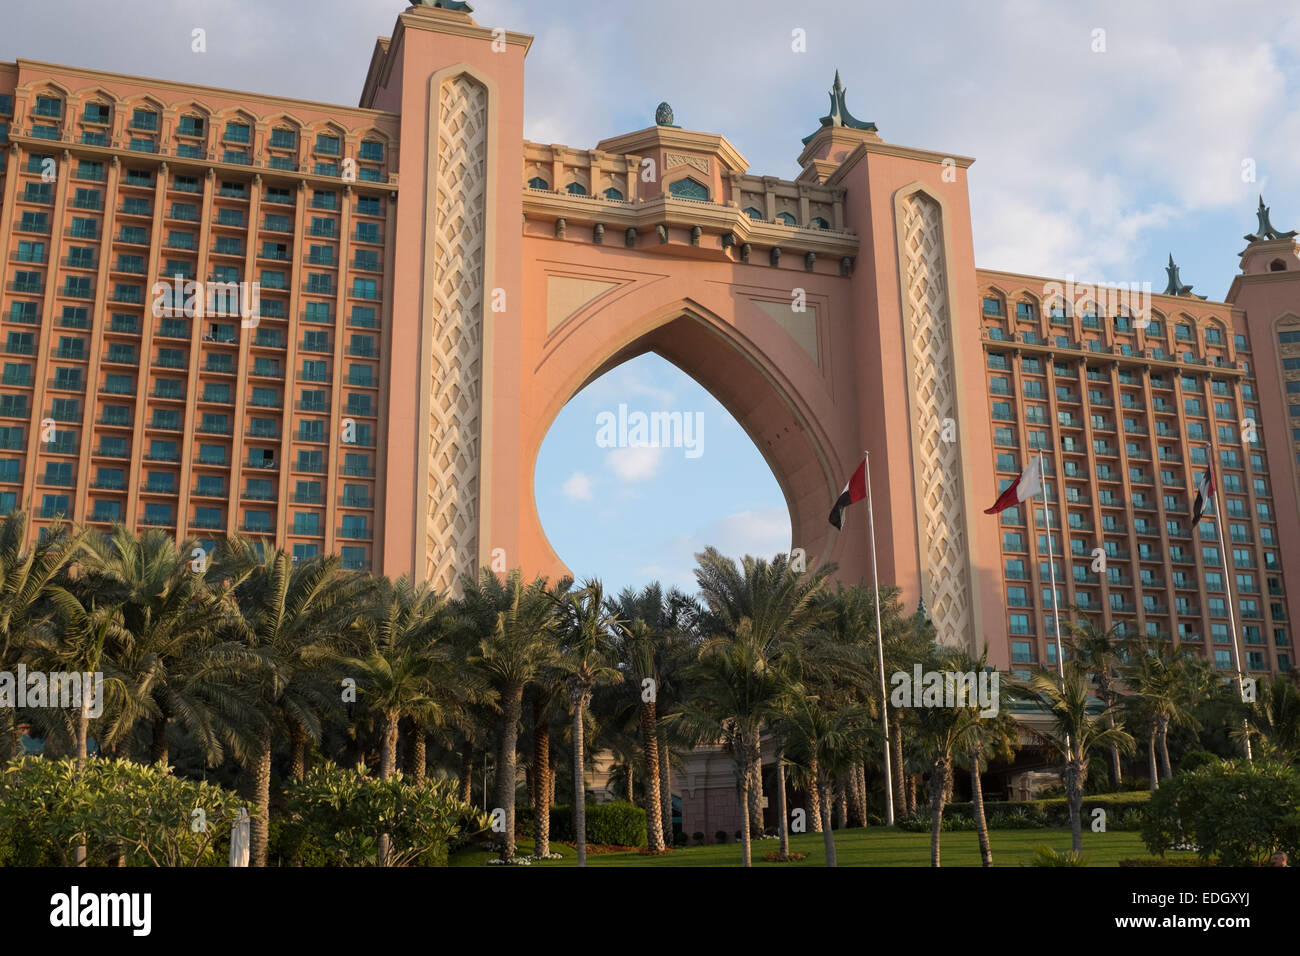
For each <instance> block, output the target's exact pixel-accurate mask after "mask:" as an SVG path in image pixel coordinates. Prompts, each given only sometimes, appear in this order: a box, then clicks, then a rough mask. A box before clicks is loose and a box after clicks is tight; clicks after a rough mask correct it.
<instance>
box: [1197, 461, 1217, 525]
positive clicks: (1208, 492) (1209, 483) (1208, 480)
mask: <svg viewBox="0 0 1300 956" xmlns="http://www.w3.org/2000/svg"><path fill="white" fill-rule="evenodd" d="M1213 497H1214V469H1213V468H1210V469H1208V470H1206V472H1205V475H1204V477H1202V478H1201V480H1200V481H1199V482H1198V483H1197V485H1196V500H1195V501H1194V502H1192V524H1196V523H1198V522H1199V521H1200V520H1201V515H1203V514H1205V507H1206V505H1208V504H1209V503H1210V499H1211V498H1213Z"/></svg>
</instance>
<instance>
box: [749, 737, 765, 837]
mask: <svg viewBox="0 0 1300 956" xmlns="http://www.w3.org/2000/svg"><path fill="white" fill-rule="evenodd" d="M749 829H750V832H752V833H753V834H754V835H755V836H762V835H763V749H762V743H761V742H760V741H759V740H755V741H754V742H753V744H752V745H751V747H750V755H749Z"/></svg>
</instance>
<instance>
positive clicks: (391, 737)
mask: <svg viewBox="0 0 1300 956" xmlns="http://www.w3.org/2000/svg"><path fill="white" fill-rule="evenodd" d="M399 720H400V715H399V714H398V713H397V712H396V711H388V712H387V713H385V714H384V723H383V744H382V749H381V751H380V755H379V777H380V779H381V780H387V779H389V778H390V777H392V776H393V774H395V773H396V772H397V730H398V726H397V725H398V721H399ZM392 850H393V838H392V835H391V834H389V833H381V834H379V861H378V862H379V865H380V866H391V865H392V863H391V860H392Z"/></svg>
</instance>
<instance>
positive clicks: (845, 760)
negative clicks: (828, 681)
mask: <svg viewBox="0 0 1300 956" xmlns="http://www.w3.org/2000/svg"><path fill="white" fill-rule="evenodd" d="M780 711H781V715H782V716H781V731H782V734H783V736H784V737H785V740H786V742H787V746H788V747H789V748H790V753H791V755H792V756H793V757H794V759H796V760H801V761H802V762H803V763H804V765H805V766H807V767H811V766H813V765H815V766H816V767H817V771H816V774H817V776H816V779H815V780H814V781H813V784H812V785H813V786H815V787H816V788H817V789H818V790H820V791H821V799H820V800H819V805H820V806H819V809H820V813H821V816H822V819H821V834H822V844H823V846H824V848H825V851H826V865H827V866H838V865H839V860H838V858H837V854H836V851H835V834H834V832H833V830H832V827H831V793H832V791H833V788H834V783H835V781H836V779H838V778H842V776H843V775H844V774H846V773H848V772H850V771H851V770H852V768H853V766H854V764H855V760H856V755H857V754H860V753H861V751H862V747H863V746H864V745H865V741H866V737H867V719H868V714H867V711H866V709H865V708H862V707H858V706H856V705H853V704H851V703H847V702H840V703H836V702H833V701H830V700H827V699H824V698H819V697H817V696H816V695H814V694H810V693H808V689H807V688H806V687H805V686H803V685H800V684H793V685H787V686H786V687H785V688H784V690H783V692H782V695H781V701H780ZM781 852H782V853H783V854H785V855H788V854H789V850H788V849H783V850H782V851H781Z"/></svg>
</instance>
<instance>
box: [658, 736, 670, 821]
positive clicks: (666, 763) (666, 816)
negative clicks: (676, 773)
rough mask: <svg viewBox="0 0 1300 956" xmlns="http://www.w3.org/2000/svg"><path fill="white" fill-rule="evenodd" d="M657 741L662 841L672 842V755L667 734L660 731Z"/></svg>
mask: <svg viewBox="0 0 1300 956" xmlns="http://www.w3.org/2000/svg"><path fill="white" fill-rule="evenodd" d="M657 736H658V740H659V803H660V812H661V813H662V815H663V828H664V840H665V842H666V843H670V844H671V843H672V842H673V787H672V776H671V775H672V766H671V764H672V754H671V753H670V752H669V750H668V734H667V733H666V732H665V731H662V730H661V731H660V732H659V734H658V735H657Z"/></svg>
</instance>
